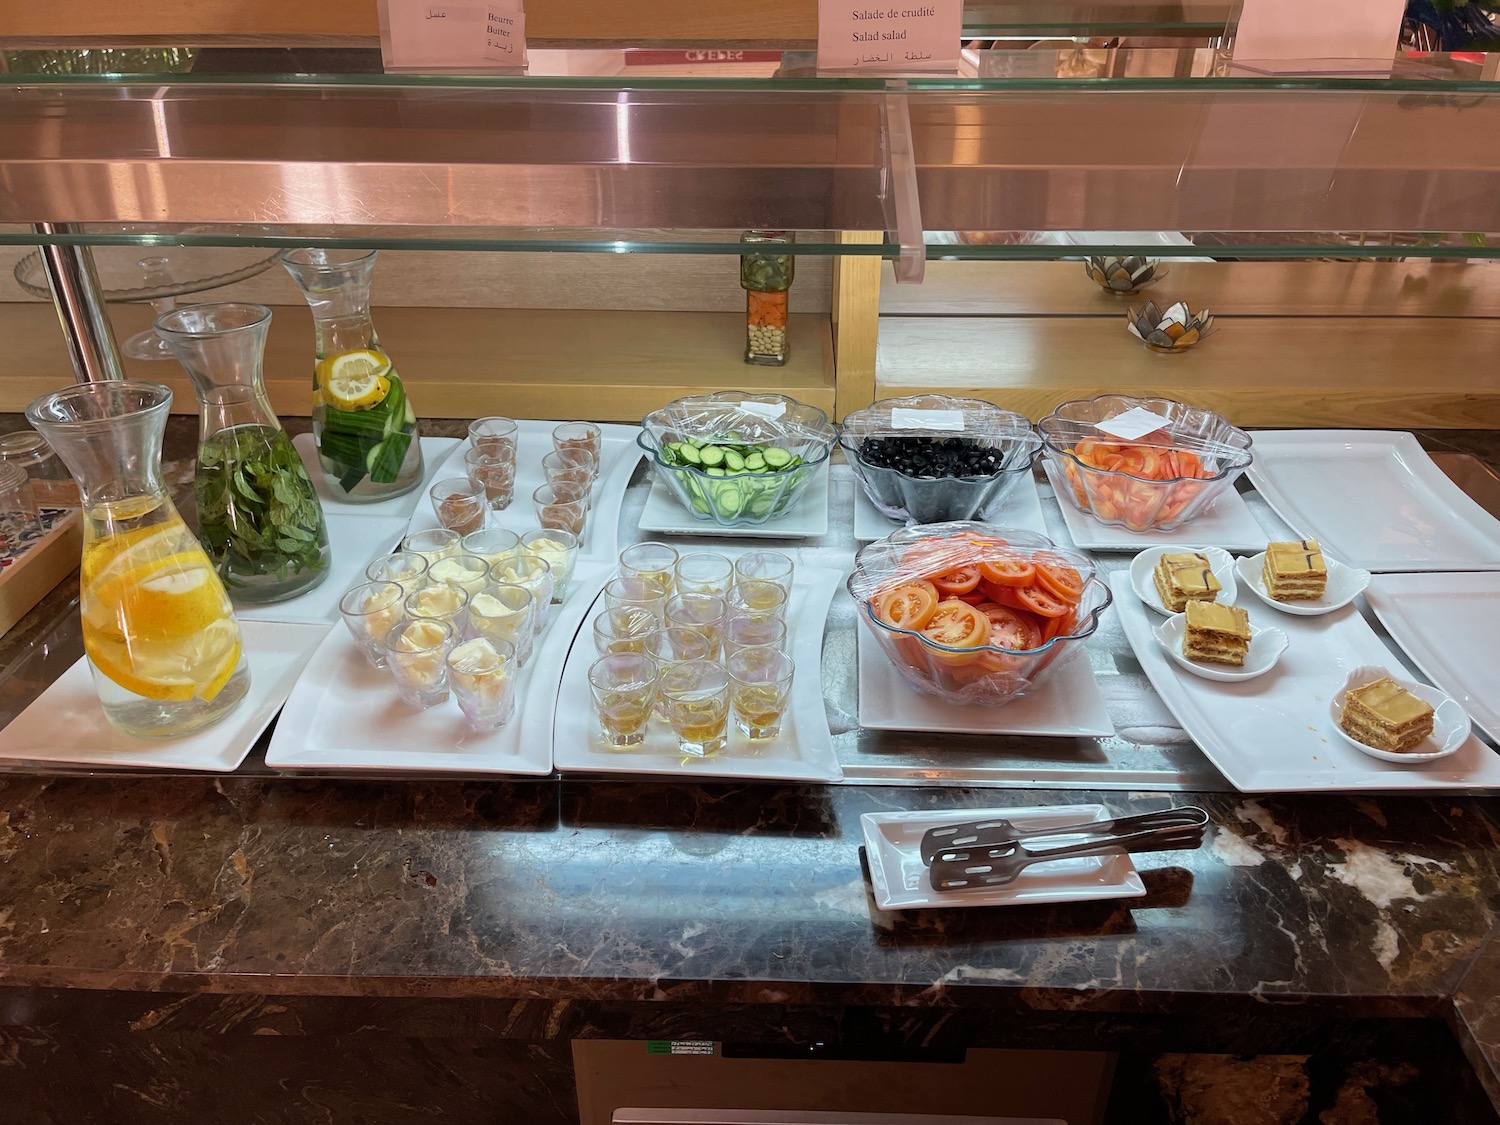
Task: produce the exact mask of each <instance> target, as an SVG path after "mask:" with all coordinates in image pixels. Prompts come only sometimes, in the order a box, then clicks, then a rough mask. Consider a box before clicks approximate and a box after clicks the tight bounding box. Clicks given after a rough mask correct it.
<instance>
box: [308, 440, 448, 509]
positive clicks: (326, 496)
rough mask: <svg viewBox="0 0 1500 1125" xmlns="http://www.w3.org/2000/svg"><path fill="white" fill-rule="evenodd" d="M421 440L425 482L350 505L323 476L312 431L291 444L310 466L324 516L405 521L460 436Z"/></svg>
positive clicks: (424, 493) (309, 472) (435, 477)
mask: <svg viewBox="0 0 1500 1125" xmlns="http://www.w3.org/2000/svg"><path fill="white" fill-rule="evenodd" d="M420 440H421V442H422V470H423V471H422V483H421V484H419V485H417V487H416V488H414V489H412V490H411V491H410V492H403V493H402V494H401V495H400V496H392V497H391V498H390V499H389V500H376V501H374V502H373V503H370V504H351V503H349V502H348V501H347V500H340V499H338V498H337V497H336V496H334V494H333V489H332V488H330V487H329V484H328V478H327V477H325V476H324V475H323V469H322V466H320V465H319V464H318V447H317V444H316V443H315V442H314V441H313V436H312V434H298V435H297V436H296V437H294V438H293V439H292V445H293V446H294V447H295V448H296V450H297V454H298V456H300V457H301V458H302V464H303V465H305V466H307V475H308V476H310V477H311V478H312V482H313V489H314V490H315V491H316V492H317V494H318V499H319V500H321V501H323V513H324V515H333V514H334V513H335V512H342V513H344V514H347V515H357V516H379V517H384V518H387V519H389V518H393V517H394V518H395V519H402V520H405V519H410V518H411V514H412V512H414V511H416V508H417V501H418V500H420V499H422V498H423V497H425V496H426V495H427V490H428V488H430V487H431V486H432V482H433V481H435V480H437V479H438V477H437V472H438V469H439V468H440V467H441V466H442V463H443V459H444V458H445V457H447V456H448V454H450V453H451V452H453V448H454V446H456V445H458V444H459V441H458V439H457V438H451V437H424V438H421V439H420ZM460 475H462V474H460Z"/></svg>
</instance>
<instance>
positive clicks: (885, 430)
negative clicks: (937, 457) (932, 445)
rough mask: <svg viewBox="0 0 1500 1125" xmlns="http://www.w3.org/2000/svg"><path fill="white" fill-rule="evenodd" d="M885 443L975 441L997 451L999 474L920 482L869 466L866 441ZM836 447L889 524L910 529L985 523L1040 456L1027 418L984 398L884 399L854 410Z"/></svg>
mask: <svg viewBox="0 0 1500 1125" xmlns="http://www.w3.org/2000/svg"><path fill="white" fill-rule="evenodd" d="M955 424H957V425H961V426H962V429H961V430H960V429H957V428H954V426H955ZM888 437H914V438H931V439H934V440H936V441H944V440H947V439H952V438H970V439H972V440H974V441H976V442H978V443H979V444H980V445H981V446H984V447H986V448H989V449H993V450H995V451H996V452H997V453H998V454H999V455H1000V458H1001V463H1000V468H999V470H998V471H996V472H993V473H989V474H987V475H984V476H968V477H939V476H915V475H912V474H910V473H906V472H902V471H901V470H899V469H889V468H885V467H884V466H880V465H874V464H871V463H870V462H869V461H866V460H865V459H864V457H863V456H862V455H861V454H860V450H861V449H862V448H863V447H864V445H865V443H866V442H867V441H870V440H871V439H873V438H888ZM839 445H840V446H842V447H843V450H844V456H845V457H846V458H847V459H848V461H849V465H850V467H851V468H852V469H853V470H854V475H855V476H857V477H858V478H859V483H860V485H861V486H863V488H864V490H865V495H866V496H868V497H869V498H870V502H871V503H872V504H874V505H875V507H877V508H879V509H880V511H881V514H882V515H884V516H885V517H886V518H887V519H893V520H904V521H906V522H907V523H941V522H943V521H945V520H974V519H983V518H984V516H985V514H986V513H988V512H993V511H995V510H997V509H998V508H999V507H1000V506H1001V504H1003V503H1004V502H1005V498H1006V496H1007V495H1008V494H1009V493H1010V491H1011V490H1012V489H1013V488H1014V487H1015V485H1016V482H1017V481H1019V480H1021V479H1022V478H1024V477H1027V476H1030V474H1031V467H1032V466H1033V465H1034V464H1036V460H1037V458H1038V457H1040V456H1041V452H1042V442H1041V438H1039V437H1037V435H1036V431H1034V430H1033V429H1032V428H1031V423H1030V422H1029V421H1028V420H1027V419H1026V418H1025V417H1024V416H1023V415H1020V414H1016V413H1013V412H1012V411H1009V410H1001V409H1000V408H999V407H998V406H995V405H994V404H993V403H989V402H985V401H983V400H982V399H977V398H950V397H949V396H948V395H911V396H909V397H907V398H885V399H881V400H880V401H879V402H875V403H872V404H871V405H869V406H867V407H865V408H864V409H863V410H856V411H855V412H854V413H853V414H850V415H849V416H848V417H847V418H845V419H844V421H843V423H842V424H841V425H840V426H839Z"/></svg>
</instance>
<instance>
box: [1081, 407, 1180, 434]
mask: <svg viewBox="0 0 1500 1125" xmlns="http://www.w3.org/2000/svg"><path fill="white" fill-rule="evenodd" d="M1171 424H1172V419H1170V418H1163V417H1162V416H1161V415H1160V414H1157V413H1156V412H1155V411H1151V410H1147V409H1146V408H1145V407H1144V406H1136V407H1132V408H1131V409H1129V410H1127V411H1125V413H1123V414H1116V415H1115V416H1114V417H1113V418H1106V419H1105V420H1104V421H1102V422H1095V423H1094V429H1096V430H1098V431H1099V432H1100V433H1105V434H1108V435H1109V436H1110V437H1117V438H1120V439H1122V440H1123V441H1135V440H1136V439H1137V438H1143V437H1145V436H1146V435H1147V434H1154V433H1155V432H1156V431H1157V430H1159V429H1161V428H1162V427H1163V426H1170V425H1171Z"/></svg>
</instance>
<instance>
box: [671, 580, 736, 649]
mask: <svg viewBox="0 0 1500 1125" xmlns="http://www.w3.org/2000/svg"><path fill="white" fill-rule="evenodd" d="M726 612H727V609H726V607H725V605H724V599H723V598H716V597H714V596H713V595H712V594H674V595H672V597H670V598H668V599H667V603H666V605H665V607H664V608H663V611H662V622H663V623H664V624H666V625H681V626H685V627H687V628H689V629H696V630H697V631H698V632H700V633H702V634H703V635H704V637H706V638H707V639H708V642H709V644H710V646H711V647H710V650H709V652H708V654H707V655H708V658H709V659H713V658H715V657H717V656H718V655H719V648H720V646H721V645H722V643H723V637H724V615H725V613H726Z"/></svg>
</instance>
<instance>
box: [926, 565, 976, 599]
mask: <svg viewBox="0 0 1500 1125" xmlns="http://www.w3.org/2000/svg"><path fill="white" fill-rule="evenodd" d="M932 584H933V585H934V586H936V587H937V592H938V593H939V594H942V595H943V596H944V597H956V596H957V595H959V594H967V593H969V592H970V591H971V590H973V589H974V588H975V587H976V586H978V585H979V567H977V566H972V565H970V566H958V567H954V568H953V569H952V570H950V571H948V572H946V573H944V574H938V575H934V576H933V578H932Z"/></svg>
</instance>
